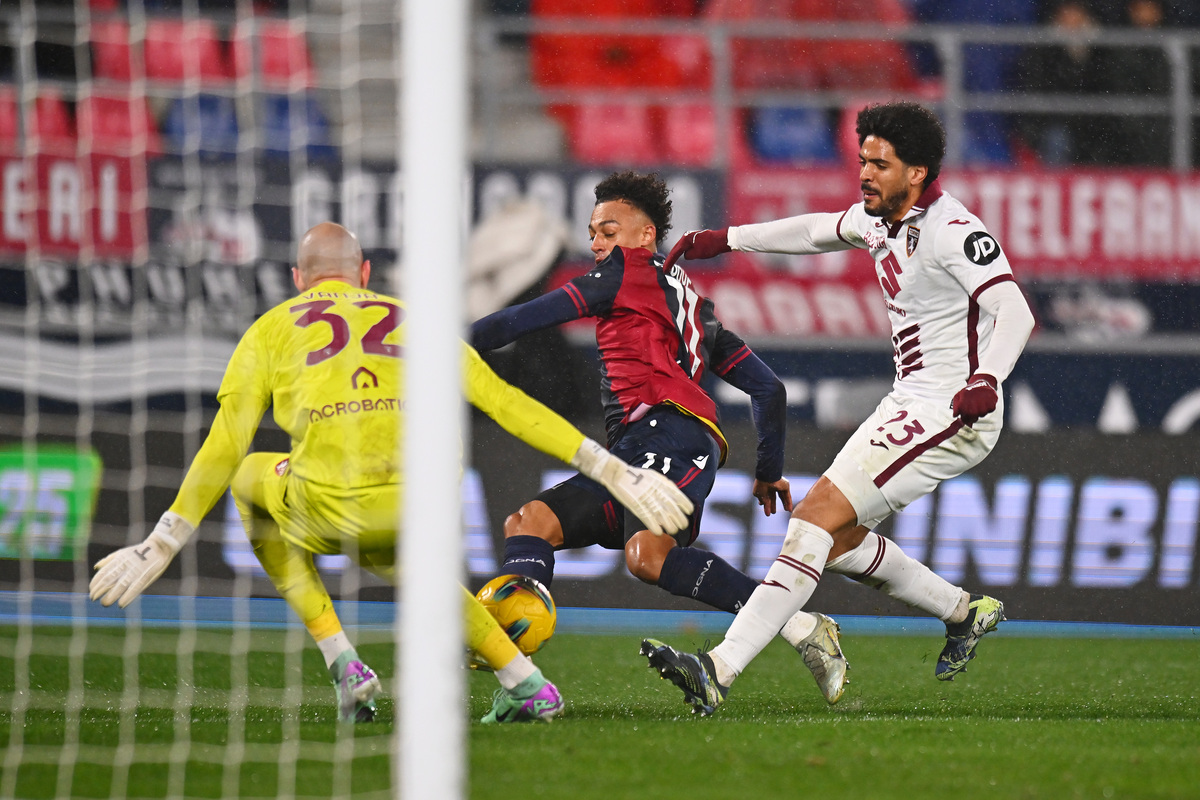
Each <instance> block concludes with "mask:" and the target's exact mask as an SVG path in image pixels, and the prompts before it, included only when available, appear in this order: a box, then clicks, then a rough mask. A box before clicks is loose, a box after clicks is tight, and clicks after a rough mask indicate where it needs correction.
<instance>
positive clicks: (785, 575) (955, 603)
mask: <svg viewBox="0 0 1200 800" xmlns="http://www.w3.org/2000/svg"><path fill="white" fill-rule="evenodd" d="M857 132H858V139H859V146H860V150H859V163H860V165H861V167H860V170H859V181H860V183H861V188H862V202H861V203H858V204H856V205H854V206H853V207H852V208H850V209H849V210H847V211H844V212H841V213H815V214H803V215H800V216H797V217H791V218H788V219H781V220H775V221H772V222H764V223H761V224H757V225H742V226H738V227H730V228H727V229H724V230H717V231H710V230H705V231H692V232H689V233H686V234H684V236H683V237H682V238H681V239H680V240H679V242H677V243H676V245H675V247H674V248H672V250H671V253H670V255H669V256H668V258H667V265H668V266H669V265H670V264H672V263H674V262H675V261H676V260H678V259H679V258H680V257H683V258H687V259H696V258H712V257H714V256H716V255H720V254H721V253H727V252H729V251H730V250H741V251H746V252H772V253H796V254H812V253H827V252H830V251H834V250H848V249H851V248H858V249H862V250H867V251H869V252H870V253H871V256H872V257H873V258H874V259H875V272H876V275H877V276H878V278H879V285H880V287H882V289H883V301H884V304H885V305H886V306H887V310H888V317H889V318H890V320H891V324H892V345H893V355H894V359H895V363H896V379H895V383H894V384H893V386H892V391H891V393H890V394H889V395H888V396H887V397H885V398H884V399H883V400H882V401H881V402H880V404H879V406H878V407H877V408H876V409H875V412H874V413H873V414H871V416H870V417H869V418H868V419H867V420H866V421H865V422H864V423H863V424H862V425H861V426H860V427H859V428H858V430H857V431H855V432H854V434H853V435H852V436H851V437H850V439H849V441H848V442H846V445H845V446H844V447H843V448H842V450H841V452H840V453H838V455H837V457H836V458H835V459H834V461H833V464H832V465H831V466H830V467H829V468H828V469H827V470H826V471H825V474H824V475H822V477H821V478H820V479H819V480H818V481H817V483H816V484H815V485H814V486H813V487H812V489H811V490H810V491H809V492H808V494H807V495H806V496H805V498H804V499H803V500H802V501H801V502H800V503H798V504H797V505H796V507H795V509H794V510H793V512H792V518H791V520H790V521H789V524H788V531H787V536H786V537H785V539H784V543H783V548H782V550H781V552H780V554H779V557H778V558H777V559H776V560H775V562H774V564H772V566H771V568H770V569H769V570H768V572H767V576H766V578H765V579H764V580H763V582H762V584H760V585H759V586H758V587H757V588H756V589H755V591H754V593H753V595H752V596H751V598H750V601H749V602H748V603H747V604H746V605H745V606H743V607H742V609H741V610H740V611H739V612H738V614H737V617H736V618H735V619H734V621H733V623H732V625H730V627H729V630H728V632H727V633H726V635H725V639H724V641H722V642H721V643H720V644H719V645H717V646H716V647H715V648H713V649H712V650H711V651H708V652H707V653H699V654H696V655H692V654H690V653H683V652H680V651H678V650H675V649H674V648H672V647H670V646H668V645H666V644H664V643H662V642H659V641H657V640H654V639H647V640H645V641H644V642H643V643H642V654H643V655H645V656H647V657H648V658H649V659H650V666H651V667H652V668H655V669H658V670H659V671H660V672H661V673H662V675H663V677H664V678H667V679H669V680H671V681H672V682H673V683H675V684H676V685H677V686H679V687H680V688H681V689H683V691H684V693H685V695H686V696H687V700H688V702H690V703H691V704H692V706H693V710H695V711H696V712H699V713H701V714H710V713H712V712H713V711H714V710H715V709H716V707H717V706H719V705H720V704H721V703H722V702H723V701H724V699H725V695H726V693H727V692H728V690H729V686H730V684H731V683H732V682H733V680H734V678H736V677H737V676H738V674H739V673H741V672H742V670H744V669H745V668H746V666H747V665H748V664H749V663H750V661H751V660H752V659H753V658H754V657H755V656H756V655H758V653H759V652H760V651H761V650H762V649H763V648H764V647H766V645H767V644H768V643H769V642H770V641H771V639H773V638H774V637H775V635H776V634H777V633H778V632H779V630H780V628H781V627H782V626H783V625H784V624H785V623H788V620H789V618H790V617H791V616H792V615H793V614H794V613H795V612H796V611H797V610H799V609H800V608H802V607H803V606H804V604H805V603H806V602H807V601H808V599H809V597H811V596H812V593H813V591H814V590H815V589H816V586H817V582H818V581H819V580H820V579H821V574H822V572H823V571H824V570H829V571H830V572H836V573H839V574H842V575H847V576H849V577H851V578H853V579H855V580H857V581H859V582H861V583H864V584H866V585H868V586H876V587H879V588H880V589H882V590H883V591H884V592H886V593H887V594H889V595H891V596H892V597H894V598H896V599H897V600H900V601H902V602H904V603H907V604H908V605H910V606H912V607H914V608H918V609H921V610H922V611H925V612H927V613H929V614H932V615H934V616H936V617H937V618H938V619H941V620H943V621H944V622H945V623H946V645H945V647H944V648H943V650H942V652H941V654H940V655H939V656H938V660H937V665H936V667H935V670H934V674H935V675H936V677H937V678H938V679H939V680H952V679H953V678H954V676H955V675H957V674H958V673H959V672H961V671H962V670H963V668H964V667H965V666H966V665H967V662H968V661H970V660H971V659H972V658H973V657H974V655H975V646H976V644H977V643H978V641H979V639H980V637H982V636H983V635H984V634H985V633H988V632H989V631H992V630H995V629H996V625H997V624H998V623H999V622H1000V621H1001V620H1003V619H1004V605H1003V603H1001V602H1000V601H999V600H996V599H995V598H992V597H986V596H983V595H978V594H976V595H969V594H968V593H967V592H965V591H963V590H962V589H961V588H959V587H957V586H954V585H952V584H951V583H949V582H948V581H946V580H945V579H943V578H941V577H939V576H938V575H937V574H935V573H934V572H933V571H932V570H930V569H929V568H928V567H926V566H925V565H924V564H922V563H920V562H918V561H916V560H915V559H913V558H911V557H909V556H908V555H906V554H905V553H904V551H903V550H901V549H900V548H899V547H898V546H897V545H896V543H895V542H893V541H891V540H890V539H885V538H883V537H882V536H879V535H878V534H876V533H873V532H872V528H874V527H875V526H876V525H878V524H879V523H880V522H881V521H882V520H884V519H886V518H887V517H888V516H889V515H891V514H893V513H895V512H897V511H899V510H901V509H903V508H904V507H905V506H907V505H908V504H909V503H911V502H913V501H914V500H916V499H918V498H920V497H922V496H924V495H926V494H928V493H929V492H931V491H933V490H934V489H935V488H936V487H937V485H938V484H939V483H941V482H942V481H944V480H946V479H948V478H953V477H955V476H957V475H961V474H962V473H964V472H966V471H967V470H969V469H971V468H972V467H973V466H975V465H976V464H978V463H979V462H980V461H982V460H983V459H984V458H985V457H986V456H987V454H988V453H989V452H990V451H991V449H992V447H994V446H995V444H996V440H997V439H998V438H999V436H1000V428H1001V425H1002V423H1003V412H1004V409H1003V400H1002V393H1001V390H1000V385H1001V383H1002V382H1003V381H1004V379H1005V378H1006V377H1008V375H1009V373H1010V372H1011V371H1012V369H1013V366H1014V365H1015V364H1016V361H1017V358H1018V356H1020V354H1021V351H1022V349H1023V348H1024V346H1025V342H1026V341H1027V340H1028V338H1029V334H1030V332H1031V331H1032V330H1033V325H1034V320H1033V315H1032V313H1030V310H1029V306H1028V304H1027V303H1026V302H1025V298H1024V296H1023V295H1022V294H1021V290H1020V289H1019V288H1018V286H1017V284H1016V282H1015V281H1014V279H1013V275H1012V269H1011V268H1010V267H1009V264H1008V259H1007V258H1006V257H1005V255H1004V252H1003V251H1002V250H1001V249H1000V245H999V244H997V242H996V240H995V239H994V238H992V236H991V235H990V234H989V233H988V232H987V229H986V228H985V227H984V225H983V223H982V222H980V221H979V219H978V218H977V217H976V216H975V215H974V214H972V213H970V212H969V211H967V209H966V208H965V207H963V205H962V203H960V202H959V201H957V200H955V199H954V198H953V197H951V196H950V195H948V194H946V193H944V192H943V191H942V190H941V187H940V186H939V184H938V182H937V176H938V172H939V170H940V168H941V161H942V157H943V155H944V153H945V141H946V140H945V132H944V130H943V129H942V126H941V123H940V122H939V121H938V119H937V117H936V116H935V115H934V114H933V112H932V111H930V110H928V109H926V108H924V107H923V106H920V105H918V104H915V103H908V102H896V103H887V104H880V105H872V106H868V107H866V108H864V109H863V110H862V111H860V112H859V114H858V120H857ZM788 624H794V623H788Z"/></svg>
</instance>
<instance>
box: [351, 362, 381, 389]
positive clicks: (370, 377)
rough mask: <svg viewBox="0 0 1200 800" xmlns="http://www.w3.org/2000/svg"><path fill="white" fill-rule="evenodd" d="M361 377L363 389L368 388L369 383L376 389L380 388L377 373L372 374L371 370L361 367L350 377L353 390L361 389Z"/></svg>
mask: <svg viewBox="0 0 1200 800" xmlns="http://www.w3.org/2000/svg"><path fill="white" fill-rule="evenodd" d="M359 376H362V388H364V389H365V388H367V381H370V382H371V386H373V387H375V388H378V387H379V378H378V377H376V375H375V373H374V372H371V370H369V369H367V368H366V367H359V368H358V369H356V370H354V374H353V375H351V376H350V385H351V386H352V387H353V388H355V389H357V388H359V386H358V379H359Z"/></svg>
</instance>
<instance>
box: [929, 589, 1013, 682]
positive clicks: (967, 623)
mask: <svg viewBox="0 0 1200 800" xmlns="http://www.w3.org/2000/svg"><path fill="white" fill-rule="evenodd" d="M1004 619H1005V617H1004V603H1001V602H1000V601H999V600H997V599H996V598H994V597H987V596H985V595H982V594H973V595H971V600H970V605H968V606H967V618H966V619H965V620H963V621H962V622H956V623H949V622H948V623H946V646H945V647H943V648H942V653H941V655H939V656H938V660H937V665H936V666H935V667H934V669H933V674H934V676H935V677H936V678H937V679H938V680H939V681H952V680H954V676H955V675H957V674H958V673H960V672H963V671H964V670H965V669H966V666H967V662H968V661H970V660H971V659H972V658H974V657H975V645H977V644H979V640H980V639H982V638H983V635H984V634H985V633H991V632H992V631H994V630H996V626H997V625H999V624H1000V623H1001V622H1002V621H1004Z"/></svg>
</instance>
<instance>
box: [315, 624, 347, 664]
mask: <svg viewBox="0 0 1200 800" xmlns="http://www.w3.org/2000/svg"><path fill="white" fill-rule="evenodd" d="M317 648H318V649H319V650H320V651H321V655H323V656H324V657H325V666H327V667H332V666H333V662H335V661H337V658H338V656H340V655H341V654H342V653H344V652H346V651H347V650H351V651H353V650H354V645H352V644H351V643H350V637H349V636H347V635H346V634H345V632H344V631H338V632H337V633H335V634H333V635H332V636H327V637H325V638H324V639H322V640H320V641H319V642H317Z"/></svg>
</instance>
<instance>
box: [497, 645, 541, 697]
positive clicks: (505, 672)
mask: <svg viewBox="0 0 1200 800" xmlns="http://www.w3.org/2000/svg"><path fill="white" fill-rule="evenodd" d="M537 671H538V669H537V667H535V666H534V665H533V661H532V660H531V659H530V658H529V656H527V655H525V654H524V653H522V652H519V651H518V652H517V654H516V655H515V656H514V657H513V660H512V661H510V662H508V663H507V664H505V665H504V666H503V667H500V669H498V670H496V680H498V681H500V685H501V686H503V687H504V688H505V689H509V690H512V689H515V688H517V687H518V686H520V685H521V683H522V682H523V681H524V680H525V679H526V678H528V677H529V676H530V675H532V674H534V673H535V672H537Z"/></svg>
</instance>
